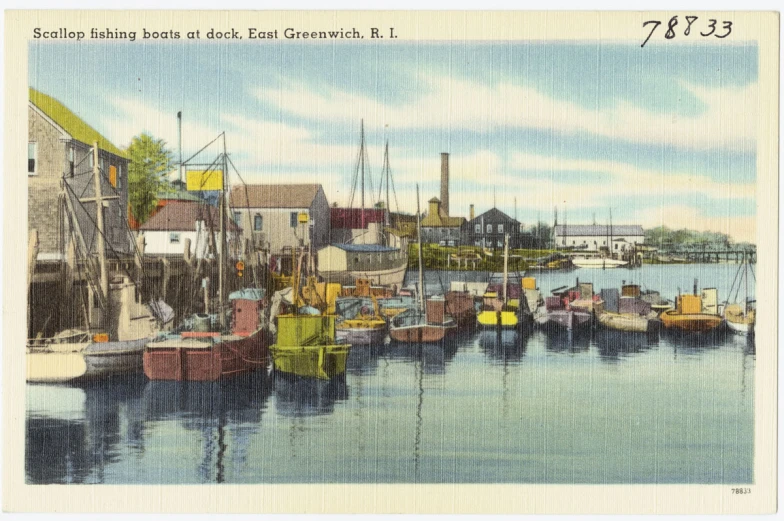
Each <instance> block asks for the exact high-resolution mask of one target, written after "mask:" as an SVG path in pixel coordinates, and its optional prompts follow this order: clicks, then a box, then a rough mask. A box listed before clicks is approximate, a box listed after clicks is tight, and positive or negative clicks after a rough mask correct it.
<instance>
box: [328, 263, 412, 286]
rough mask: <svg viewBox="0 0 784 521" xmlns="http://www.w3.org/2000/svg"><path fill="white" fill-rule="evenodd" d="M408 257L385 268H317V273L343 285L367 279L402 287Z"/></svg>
mask: <svg viewBox="0 0 784 521" xmlns="http://www.w3.org/2000/svg"><path fill="white" fill-rule="evenodd" d="M407 268H408V259H402V260H401V262H400V264H398V265H396V266H393V267H391V268H389V269H385V270H377V271H368V270H354V271H329V270H319V274H320V275H321V276H322V277H324V278H325V279H327V280H328V281H330V282H339V283H341V284H343V285H351V284H353V283H354V282H355V281H356V280H357V279H368V280H369V281H370V282H371V283H372V284H375V285H378V286H392V285H394V286H395V287H397V288H401V287H403V280H404V279H405V278H406V270H407Z"/></svg>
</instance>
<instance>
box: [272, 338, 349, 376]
mask: <svg viewBox="0 0 784 521" xmlns="http://www.w3.org/2000/svg"><path fill="white" fill-rule="evenodd" d="M350 348H351V346H350V345H348V344H328V345H313V346H279V345H277V344H276V345H273V346H272V348H271V351H272V358H273V360H274V365H275V370H277V371H280V372H282V373H288V374H293V375H297V376H302V377H305V378H318V379H320V380H329V379H330V378H334V377H335V376H338V375H341V374H343V373H345V372H346V360H347V359H348V353H349V350H350Z"/></svg>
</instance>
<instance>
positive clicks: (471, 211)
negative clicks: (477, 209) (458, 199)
mask: <svg viewBox="0 0 784 521" xmlns="http://www.w3.org/2000/svg"><path fill="white" fill-rule="evenodd" d="M468 220H469V221H473V220H474V205H473V204H472V205H471V206H469V210H468Z"/></svg>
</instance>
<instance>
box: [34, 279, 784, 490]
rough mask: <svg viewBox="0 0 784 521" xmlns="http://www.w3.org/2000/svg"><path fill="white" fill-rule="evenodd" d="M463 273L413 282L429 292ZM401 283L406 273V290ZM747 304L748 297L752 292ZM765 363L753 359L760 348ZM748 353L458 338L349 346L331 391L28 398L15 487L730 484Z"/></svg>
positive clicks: (220, 388)
mask: <svg viewBox="0 0 784 521" xmlns="http://www.w3.org/2000/svg"><path fill="white" fill-rule="evenodd" d="M737 268H738V266H737V265H732V264H710V265H708V264H706V265H658V266H647V265H646V266H644V267H642V268H639V269H634V270H629V269H625V268H619V269H609V270H587V269H580V270H576V271H572V272H568V273H546V274H534V275H535V276H536V277H537V282H538V285H539V287H540V288H541V289H542V291H543V293H545V294H549V290H550V289H552V288H556V287H559V286H564V285H572V284H574V282H575V279H576V278H578V277H579V279H580V282H593V283H594V289H595V291H597V292H598V291H599V290H600V289H601V288H620V285H621V283H622V281H626V282H627V283H635V284H640V285H641V286H642V287H643V289H655V290H658V291H661V294H662V296H663V297H666V298H670V299H672V298H673V297H674V296H675V295H676V293H677V292H678V290H679V288H680V290H681V291H682V292H691V291H692V285H693V283H694V279H695V278H697V279H699V282H700V287H716V288H717V289H718V291H719V299H720V301H722V302H723V301H724V300H725V299H726V298H727V297H728V293H729V290H730V286H731V284H732V281H733V279H734V276H735V273H736V271H737ZM486 276H487V274H484V273H476V272H428V273H427V274H426V283H425V284H426V286H427V289H428V292H429V293H432V294H434V293H441V292H443V289H442V288H446V289H448V287H449V282H450V281H452V280H484V279H485V278H486ZM415 280H416V273H414V272H411V273H409V274H408V281H409V282H411V283H413V282H414V281H415ZM752 289H753V288H752ZM766 348H771V346H765V345H761V346H760V349H766ZM755 352H756V347H755V346H754V345H753V343H751V341H749V340H747V339H746V337H742V336H737V335H733V334H731V333H727V332H720V333H716V334H710V335H690V336H689V335H685V336H684V335H670V334H667V333H666V332H663V333H662V334H661V335H656V336H651V335H646V334H631V333H619V332H611V331H606V330H595V331H589V332H587V333H585V334H581V335H577V336H575V337H570V336H567V335H566V334H553V333H549V332H546V331H544V330H533V331H531V332H520V333H518V332H506V331H504V332H502V333H500V334H499V333H496V332H495V331H491V332H483V331H479V330H469V331H466V332H461V333H460V334H458V335H456V336H455V337H453V338H452V339H450V340H449V341H448V342H447V343H446V344H444V345H416V344H390V343H385V344H382V345H377V346H371V347H359V346H358V347H354V348H353V349H352V350H351V353H350V356H349V360H348V369H347V371H346V374H345V375H344V376H342V377H339V378H334V379H332V380H330V381H316V380H312V379H304V378H298V377H292V376H286V375H281V374H276V373H274V372H272V371H271V370H270V371H259V372H256V373H253V374H250V375H245V376H242V377H238V378H235V379H232V380H227V381H225V382H220V383H199V382H179V383H175V382H149V381H147V380H146V379H145V377H144V375H143V374H138V375H131V376H127V377H122V378H111V379H104V380H96V381H92V382H86V383H83V384H79V385H33V384H28V385H27V420H26V433H27V438H26V439H27V445H26V448H25V466H26V469H25V470H26V478H27V482H28V483H107V484H157V483H165V484H179V483H534V484H538V483H541V484H546V483H559V484H572V483H576V484H580V483H585V484H637V483H642V484H647V483H678V484H686V483H699V484H745V483H752V482H753V480H754V468H753V454H754V443H753V439H754V381H755V378H754V375H755Z"/></svg>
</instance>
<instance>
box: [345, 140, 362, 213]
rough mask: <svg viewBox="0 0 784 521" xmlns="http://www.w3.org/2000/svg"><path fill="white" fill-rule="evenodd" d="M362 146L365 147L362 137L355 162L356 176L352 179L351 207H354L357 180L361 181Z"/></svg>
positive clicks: (349, 203)
mask: <svg viewBox="0 0 784 521" xmlns="http://www.w3.org/2000/svg"><path fill="white" fill-rule="evenodd" d="M362 148H363V142H362V139H361V138H360V141H359V151H358V152H357V160H356V163H355V164H354V178H353V180H352V181H351V196H350V197H349V201H348V207H349V208H354V195H355V194H356V192H357V181H359V169H360V165H361V164H362Z"/></svg>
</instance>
